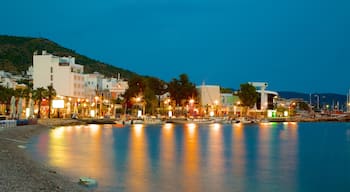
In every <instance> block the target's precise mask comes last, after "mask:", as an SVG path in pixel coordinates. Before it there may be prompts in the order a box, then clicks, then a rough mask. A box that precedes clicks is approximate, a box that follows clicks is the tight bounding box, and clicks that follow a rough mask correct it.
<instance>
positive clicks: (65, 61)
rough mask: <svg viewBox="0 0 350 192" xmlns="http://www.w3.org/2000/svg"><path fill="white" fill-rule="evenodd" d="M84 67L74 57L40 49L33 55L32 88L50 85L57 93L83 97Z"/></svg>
mask: <svg viewBox="0 0 350 192" xmlns="http://www.w3.org/2000/svg"><path fill="white" fill-rule="evenodd" d="M83 72H84V67H83V66H82V65H79V64H76V63H75V58H74V57H58V56H55V55H52V54H49V53H47V52H46V51H42V54H41V55H39V54H37V53H34V55H33V88H34V89H36V88H39V87H44V88H46V87H47V86H49V85H52V86H53V88H54V89H55V90H56V93H57V95H60V96H68V97H76V98H84V97H85V93H84V91H85V90H84V75H83Z"/></svg>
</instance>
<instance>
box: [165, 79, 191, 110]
mask: <svg viewBox="0 0 350 192" xmlns="http://www.w3.org/2000/svg"><path fill="white" fill-rule="evenodd" d="M179 77H180V79H176V78H174V79H173V80H172V81H170V83H169V87H168V91H169V93H170V97H171V98H172V99H173V100H175V102H176V105H183V104H184V103H185V102H184V101H186V100H189V99H190V98H196V97H197V90H196V86H195V85H194V83H191V82H190V81H189V79H188V76H187V75H186V74H181V75H180V76H179Z"/></svg>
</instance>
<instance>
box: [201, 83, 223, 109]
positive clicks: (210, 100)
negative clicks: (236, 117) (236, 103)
mask: <svg viewBox="0 0 350 192" xmlns="http://www.w3.org/2000/svg"><path fill="white" fill-rule="evenodd" d="M196 89H197V92H198V97H199V103H200V105H201V106H202V107H205V106H213V105H221V94H220V86H218V85H199V86H196Z"/></svg>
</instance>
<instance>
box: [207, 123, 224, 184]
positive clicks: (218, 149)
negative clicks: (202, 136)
mask: <svg viewBox="0 0 350 192" xmlns="http://www.w3.org/2000/svg"><path fill="white" fill-rule="evenodd" d="M220 128H221V125H220V124H212V125H210V132H209V142H208V148H209V149H208V151H209V152H210V153H209V155H208V157H209V159H208V163H209V167H210V172H211V174H210V175H213V176H212V177H211V178H210V180H211V181H212V182H213V183H215V185H212V186H209V191H224V189H223V188H221V187H222V186H224V179H225V178H223V177H222V174H223V172H224V156H223V149H224V146H223V140H222V139H223V138H222V130H221V129H220Z"/></svg>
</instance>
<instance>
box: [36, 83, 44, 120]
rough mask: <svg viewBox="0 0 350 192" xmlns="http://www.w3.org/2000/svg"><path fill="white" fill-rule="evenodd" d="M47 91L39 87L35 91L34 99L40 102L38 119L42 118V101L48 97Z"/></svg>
mask: <svg viewBox="0 0 350 192" xmlns="http://www.w3.org/2000/svg"><path fill="white" fill-rule="evenodd" d="M46 92H47V91H46V89H45V88H44V87H39V88H37V89H35V90H34V91H33V99H34V100H35V102H38V108H39V109H38V114H37V118H38V119H39V118H40V113H41V110H40V109H41V102H42V100H43V99H44V98H45V96H46Z"/></svg>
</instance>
